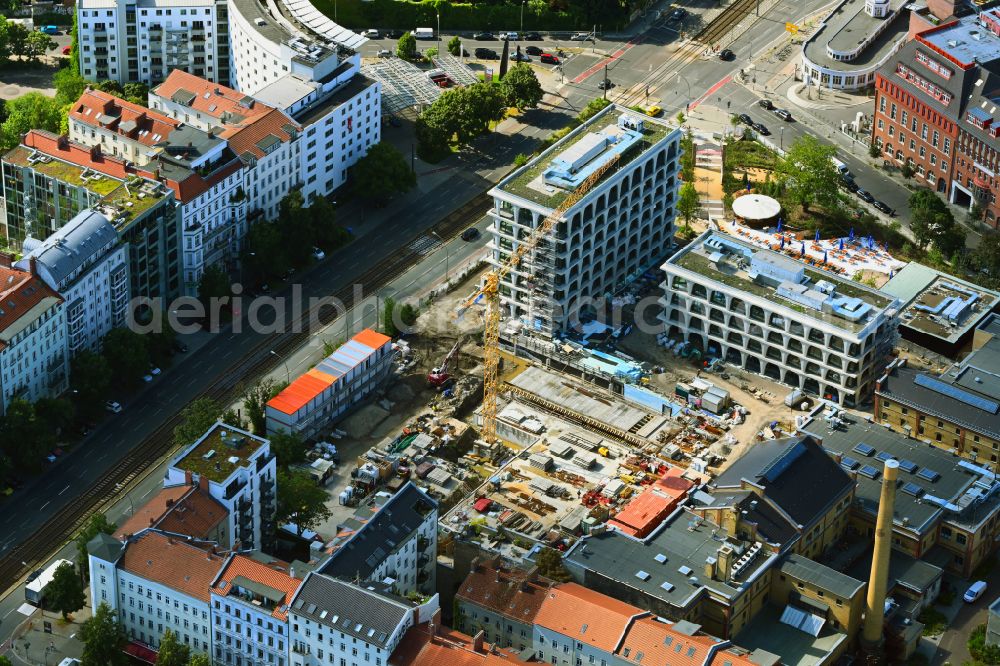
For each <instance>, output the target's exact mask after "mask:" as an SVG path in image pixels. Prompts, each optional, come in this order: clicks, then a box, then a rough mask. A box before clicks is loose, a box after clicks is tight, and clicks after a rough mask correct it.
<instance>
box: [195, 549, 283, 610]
mask: <svg viewBox="0 0 1000 666" xmlns="http://www.w3.org/2000/svg"><path fill="white" fill-rule="evenodd" d="M288 568H289V565H288V563H287V562H282V561H281V560H272V561H271V563H270V565H268V564H264V563H263V562H259V561H257V560H255V559H252V558H249V557H246V556H245V555H234V556H233V558H232V559H230V560H229V563H228V564H227V565H226V568H225V571H223V572H222V575H221V576H220V577H219V580H218V581H216V583H215V586H214V587H213V588H212V592H214V593H215V594H218V595H219V596H223V597H225V596H228V595H229V592H230V590H232V589H233V586H232V583H233V580H234V579H235V578H236V577H237V576H242V577H243V578H246V579H247V580H252V581H253V582H255V583H260V584H261V585H266V586H267V587H270V588H272V589H275V590H278V591H279V592H284V594H285V601H284V603H283V604H281V605H278V606H275V608H274V610H273V611H272V612H271V616H272V617H276V618H278V619H279V620H285V619H287V618H288V604H290V603H291V601H292V597H294V596H295V591H296V590H297V589H299V584H301V583H302V579H301V578H295V577H294V576H291V575H289V573H288Z"/></svg>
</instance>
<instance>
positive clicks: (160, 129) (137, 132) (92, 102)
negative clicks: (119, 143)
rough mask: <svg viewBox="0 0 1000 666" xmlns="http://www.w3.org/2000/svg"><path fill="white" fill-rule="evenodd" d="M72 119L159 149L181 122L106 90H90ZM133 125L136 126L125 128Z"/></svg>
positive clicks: (74, 105) (74, 109)
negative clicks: (156, 146) (159, 145)
mask: <svg viewBox="0 0 1000 666" xmlns="http://www.w3.org/2000/svg"><path fill="white" fill-rule="evenodd" d="M69 117H70V118H72V119H73V120H76V121H79V122H81V123H84V124H85V125H89V126H91V127H99V128H104V129H107V130H111V131H113V132H115V133H116V134H119V135H121V136H124V137H127V138H129V139H131V140H133V141H137V142H139V143H141V144H143V145H146V146H155V145H156V144H158V143H161V142H163V141H166V139H167V137H168V136H169V135H170V133H171V132H173V131H174V130H175V129H177V128H178V127H179V126H180V125H181V123H180V122H178V121H176V120H174V119H173V118H170V117H168V116H165V115H163V114H161V113H157V112H156V111H151V110H149V109H147V108H146V107H144V106H141V105H139V104H133V103H132V102H129V101H127V100H124V99H121V98H120V97H115V96H114V95H109V94H108V93H106V92H104V91H102V90H93V89H87V90H85V91H84V93H83V95H81V96H80V99H78V100H77V101H76V102H75V103H74V104H73V106H72V107H71V108H70V111H69ZM128 122H131V123H133V124H134V127H129V128H123V127H122V124H123V123H128Z"/></svg>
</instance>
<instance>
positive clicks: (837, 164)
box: [830, 157, 851, 178]
mask: <svg viewBox="0 0 1000 666" xmlns="http://www.w3.org/2000/svg"><path fill="white" fill-rule="evenodd" d="M830 161H831V162H833V166H835V167H837V171H838V172H840V175H841V176H844V177H846V178H850V176H851V171H850V170H849V169H848V168H847V165H846V164H844V163H843V162H841V161H840V160H838V159H837V158H836V157H831V158H830Z"/></svg>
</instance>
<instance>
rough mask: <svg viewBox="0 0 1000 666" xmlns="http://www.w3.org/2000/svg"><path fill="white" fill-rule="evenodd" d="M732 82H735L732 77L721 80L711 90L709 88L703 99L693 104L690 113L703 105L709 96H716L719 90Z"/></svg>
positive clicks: (700, 98)
mask: <svg viewBox="0 0 1000 666" xmlns="http://www.w3.org/2000/svg"><path fill="white" fill-rule="evenodd" d="M732 80H733V77H732V75H730V76H727V77H725V78H722V79H720V80H719V82H718V83H716V84H715V85H714V86H712V87H711V88H709V89H708V90H706V91H705V94H704V95H702V96H701V97H699V98H698V99H696V100H695V101H694V102H692V103H691V106H690V108H689V111H694V110H695V109H696V108H697V107H698V105H699V104H701V103H702V102H704V101H705V100H706V99H707V98H708V96H709V95H713V94H715V92H716V91H717V90H719V88H721V87H722V86H724V85H726V84H727V83H729V82H730V81H732Z"/></svg>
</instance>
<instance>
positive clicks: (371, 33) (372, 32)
mask: <svg viewBox="0 0 1000 666" xmlns="http://www.w3.org/2000/svg"><path fill="white" fill-rule="evenodd" d="M365 37H367V38H368V39H381V38H382V35H381V33H379V31H378V30H376V29H375V28H368V29H367V30H365Z"/></svg>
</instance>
